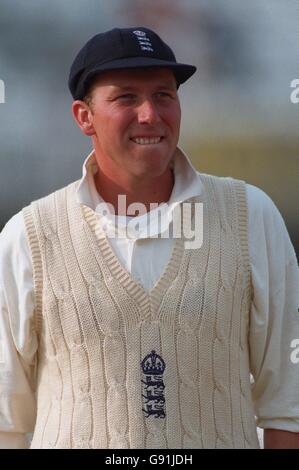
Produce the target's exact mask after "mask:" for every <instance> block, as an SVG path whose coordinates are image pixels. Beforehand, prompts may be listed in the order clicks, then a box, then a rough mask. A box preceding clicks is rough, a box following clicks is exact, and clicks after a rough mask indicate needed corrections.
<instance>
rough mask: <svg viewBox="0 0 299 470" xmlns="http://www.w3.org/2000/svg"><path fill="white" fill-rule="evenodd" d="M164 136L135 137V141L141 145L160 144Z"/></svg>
mask: <svg viewBox="0 0 299 470" xmlns="http://www.w3.org/2000/svg"><path fill="white" fill-rule="evenodd" d="M161 138H162V137H150V138H148V137H135V138H134V137H133V139H132V140H133V141H134V142H135V143H136V144H139V145H149V144H158V143H159V142H160V140H161Z"/></svg>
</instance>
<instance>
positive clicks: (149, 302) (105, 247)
mask: <svg viewBox="0 0 299 470" xmlns="http://www.w3.org/2000/svg"><path fill="white" fill-rule="evenodd" d="M81 207H82V211H83V216H84V218H85V220H86V222H87V223H88V226H89V228H90V230H91V231H92V232H93V234H94V236H95V238H96V240H97V244H98V246H99V248H100V250H101V254H102V256H103V259H104V261H105V263H106V265H107V266H108V269H109V271H110V273H111V275H112V276H113V277H114V278H115V279H116V280H117V281H118V282H119V283H120V284H121V285H122V286H123V287H124V288H125V289H126V290H127V292H128V293H129V295H130V296H131V297H132V298H134V300H135V301H136V302H137V303H138V304H139V305H140V307H141V309H142V310H143V313H144V315H145V316H147V315H148V313H149V311H152V312H153V314H154V315H155V314H156V315H157V314H158V310H159V305H160V304H161V301H162V298H163V296H164V294H165V292H166V291H167V289H168V288H169V286H170V285H171V283H172V282H173V280H174V279H175V277H176V276H177V274H178V272H179V268H180V265H181V261H182V257H183V253H184V238H183V237H182V238H175V239H174V243H173V248H172V253H171V256H170V259H169V261H168V263H167V265H166V266H165V268H164V270H163V272H162V274H161V276H160V277H159V279H158V280H157V281H156V283H155V285H154V286H153V287H152V288H151V289H150V290H149V291H147V290H145V288H144V287H143V286H142V285H141V284H140V283H139V282H137V281H136V280H135V279H134V278H133V277H132V275H131V274H130V273H129V272H128V271H127V270H126V269H125V268H124V267H123V265H122V264H121V263H120V261H119V259H118V258H117V256H116V255H115V253H114V251H113V250H112V248H111V245H110V243H109V241H108V239H107V237H106V235H105V233H104V231H103V229H102V227H101V224H100V223H99V218H100V216H99V214H97V213H96V212H94V211H93V210H92V209H91V208H90V207H88V206H86V205H82V206H81Z"/></svg>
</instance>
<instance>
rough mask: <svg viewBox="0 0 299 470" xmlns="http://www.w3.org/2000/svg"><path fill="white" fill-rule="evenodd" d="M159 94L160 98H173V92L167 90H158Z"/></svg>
mask: <svg viewBox="0 0 299 470" xmlns="http://www.w3.org/2000/svg"><path fill="white" fill-rule="evenodd" d="M157 95H158V97H159V98H173V96H172V94H171V93H168V92H166V91H158V93H157Z"/></svg>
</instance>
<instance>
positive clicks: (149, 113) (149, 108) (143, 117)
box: [138, 99, 160, 124]
mask: <svg viewBox="0 0 299 470" xmlns="http://www.w3.org/2000/svg"><path fill="white" fill-rule="evenodd" d="M159 119H160V115H159V112H158V109H157V106H156V104H155V103H154V102H153V101H152V100H150V99H146V100H144V101H143V102H142V103H141V104H140V106H139V107H138V123H139V124H154V123H156V122H157V121H159Z"/></svg>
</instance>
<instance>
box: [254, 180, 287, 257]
mask: <svg viewBox="0 0 299 470" xmlns="http://www.w3.org/2000/svg"><path fill="white" fill-rule="evenodd" d="M246 195H247V203H248V233H249V242H250V244H251V247H250V248H251V253H252V257H253V253H258V252H259V251H260V249H261V247H264V250H265V251H266V252H267V253H268V255H270V254H271V256H272V255H275V256H276V257H284V259H285V260H286V262H288V261H290V260H294V259H295V257H296V256H295V251H294V247H293V245H292V242H291V240H290V236H289V233H288V230H287V227H286V224H285V221H284V219H283V217H282V215H281V213H280V211H279V209H278V208H277V206H276V205H275V203H274V202H273V200H272V199H271V197H270V196H269V195H268V194H266V193H265V192H264V191H263V190H262V189H260V188H258V187H256V186H253V185H251V184H246Z"/></svg>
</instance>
